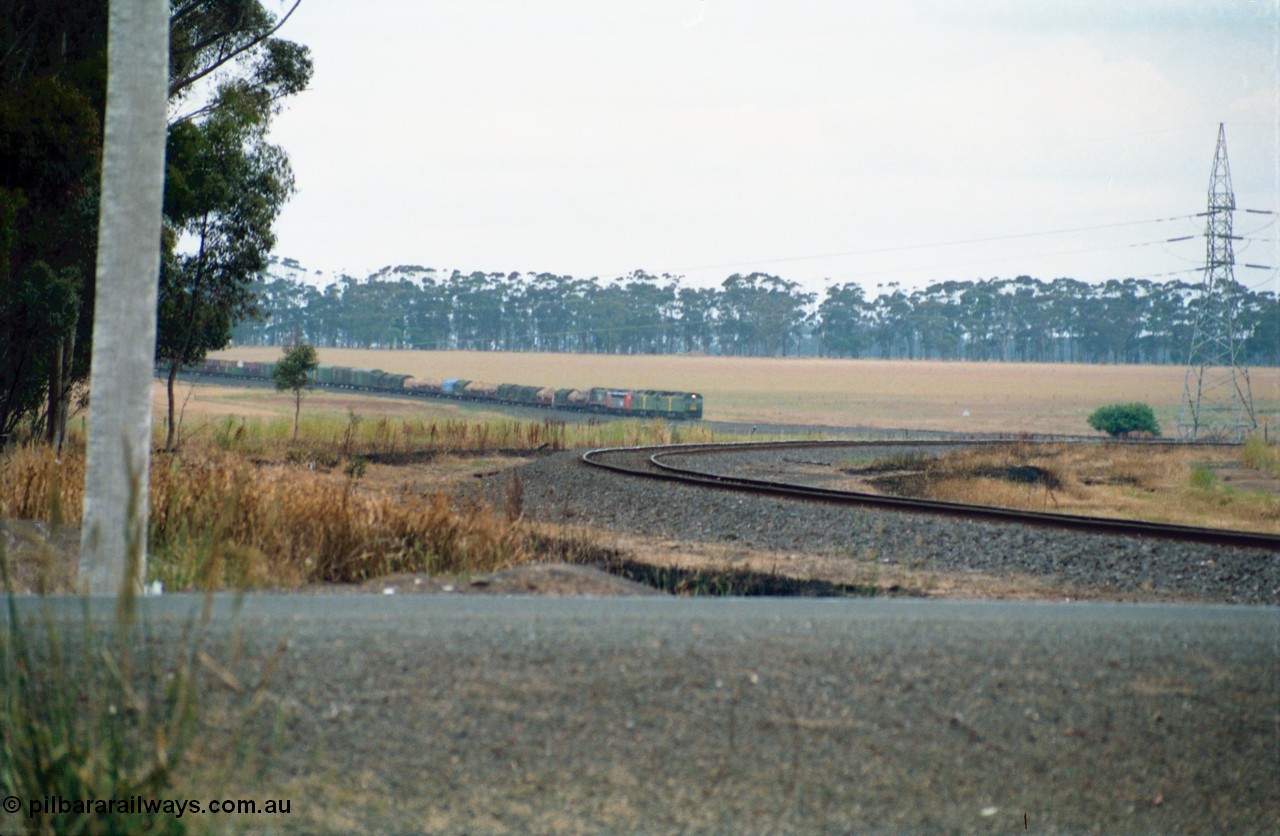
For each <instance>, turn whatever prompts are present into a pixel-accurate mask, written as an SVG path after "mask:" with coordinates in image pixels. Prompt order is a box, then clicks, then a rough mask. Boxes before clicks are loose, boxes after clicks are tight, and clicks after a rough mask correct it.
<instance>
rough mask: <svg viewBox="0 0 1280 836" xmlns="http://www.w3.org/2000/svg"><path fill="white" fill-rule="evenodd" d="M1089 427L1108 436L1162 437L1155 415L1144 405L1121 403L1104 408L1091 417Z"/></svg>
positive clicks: (1100, 408)
mask: <svg viewBox="0 0 1280 836" xmlns="http://www.w3.org/2000/svg"><path fill="white" fill-rule="evenodd" d="M1088 420H1089V426H1091V427H1093V428H1094V429H1095V430H1099V431H1101V432H1104V433H1106V434H1107V435H1110V436H1113V437H1116V436H1127V435H1130V434H1131V433H1149V434H1151V435H1157V436H1158V435H1160V425H1159V424H1158V423H1157V422H1156V416H1155V413H1154V412H1152V411H1151V407H1149V406H1147V405H1146V404H1144V403H1120V404H1111V405H1110V406H1102V407H1099V408H1098V409H1095V410H1094V411H1093V414H1092V415H1090V416H1089V419H1088Z"/></svg>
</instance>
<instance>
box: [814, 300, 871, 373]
mask: <svg viewBox="0 0 1280 836" xmlns="http://www.w3.org/2000/svg"><path fill="white" fill-rule="evenodd" d="M866 308H867V297H866V292H865V291H864V290H863V289H862V286H861V285H859V284H857V283H856V282H846V283H844V284H839V285H831V286H830V287H828V288H827V295H826V298H825V299H823V300H822V304H820V305H819V306H818V321H819V325H818V353H819V354H820V355H824V356H829V357H858V356H861V354H862V351H863V350H864V349H865V348H866V346H867V344H868V342H869V339H868V336H869V323H868V321H867V312H866Z"/></svg>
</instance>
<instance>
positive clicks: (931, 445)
mask: <svg viewBox="0 0 1280 836" xmlns="http://www.w3.org/2000/svg"><path fill="white" fill-rule="evenodd" d="M999 443H1005V442H993V441H965V442H956V441H932V442H930V441H919V442H911V443H910V444H909V445H908V444H904V443H903V442H880V441H864V442H848V441H782V442H761V443H736V444H677V445H665V446H655V447H611V448H600V449H596V450H589V451H587V452H586V453H584V454H583V455H582V460H583V462H585V463H586V464H587V465H590V466H592V467H596V468H602V469H604V470H609V471H613V472H616V473H619V474H624V475H627V476H632V477H644V478H650V479H663V480H669V481H673V482H681V483H684V484H692V485H699V486H702V487H706V488H712V489H718V490H733V491H747V492H751V493H756V494H764V495H768V496H777V497H786V498H790V499H798V500H809V501H814V502H825V503H832V504H838V505H848V506H861V507H867V508H881V509H887V510H893V511H905V512H911V513H917V514H933V515H941V516H950V517H960V518H965V519H972V520H986V521H991V522H1003V523H1014V524H1020V525H1028V526H1038V527H1042V528H1056V529H1065V530H1071V531H1079V532H1083V533H1092V534H1112V535H1124V536H1128V537H1136V538H1154V539H1160V540H1172V541H1178V542H1186V543H1203V544H1209V545H1219V546H1232V547H1243V548H1256V549H1267V550H1270V551H1280V536H1277V535H1274V534H1261V533H1255V532H1247V531H1233V530H1227V529H1216V528H1200V527H1196V526H1186V525H1171V524H1167V523H1153V522H1142V521H1137V520H1117V519H1108V518H1103V517H1089V516H1082V515H1077V514H1056V513H1047V512H1037V511H1018V510H1011V509H1007V508H996V507H991V506H986V505H966V504H963V503H957V502H944V501H939V500H930V499H915V498H909V497H898V496H886V495H882V494H872V493H865V492H860V491H849V490H839V489H834V488H824V487H820V486H814V485H801V484H795V483H789V482H784V481H779V480H775V479H759V478H749V477H745V476H740V475H731V474H726V473H724V472H714V471H713V470H711V469H707V468H702V467H692V466H689V464H688V463H687V460H688V459H691V458H700V457H712V456H716V455H720V454H724V453H731V452H732V453H750V452H766V451H790V452H797V453H799V452H802V451H805V450H821V451H824V452H830V451H832V450H837V449H848V450H850V451H857V452H860V453H874V452H875V451H877V450H881V449H883V450H886V451H888V450H889V449H892V448H897V449H901V448H903V447H910V448H912V449H917V450H923V451H933V452H942V451H944V450H954V449H958V448H961V447H972V446H975V445H979V444H999ZM676 460H686V463H678V462H677V461H676Z"/></svg>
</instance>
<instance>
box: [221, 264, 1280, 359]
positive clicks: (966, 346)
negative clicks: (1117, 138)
mask: <svg viewBox="0 0 1280 836" xmlns="http://www.w3.org/2000/svg"><path fill="white" fill-rule="evenodd" d="M1232 290H1233V291H1234V298H1235V300H1236V302H1237V309H1236V311H1235V314H1234V319H1235V323H1236V330H1237V335H1238V339H1239V340H1240V342H1241V345H1242V347H1243V349H1244V359H1245V362H1247V363H1248V364H1250V365H1277V364H1280V301H1278V300H1277V297H1276V294H1274V293H1270V292H1258V291H1255V290H1250V289H1248V288H1246V287H1244V286H1242V285H1239V284H1237V285H1236V286H1235V287H1234V288H1232ZM253 292H254V294H255V295H256V296H257V298H258V299H259V300H260V307H261V311H262V312H263V313H264V314H266V315H265V316H264V317H261V318H258V319H252V320H245V321H243V322H241V323H240V324H239V325H238V326H237V327H236V328H235V329H234V332H233V337H234V339H235V340H236V342H238V343H240V344H252V345H284V344H286V343H288V342H290V341H293V340H297V339H305V340H306V341H308V342H311V343H314V344H316V345H320V346H332V347H347V348H415V349H469V350H479V351H552V352H590V353H615V354H661V353H682V352H704V353H707V354H725V355H752V356H786V355H794V354H801V355H816V356H825V357H873V358H907V359H936V360H985V361H1019V362H1078V363H1162V364H1167V363H1173V364H1178V363H1183V362H1186V359H1187V351H1188V348H1189V346H1190V344H1191V338H1192V333H1193V330H1194V328H1195V322H1196V317H1197V314H1198V312H1200V310H1201V309H1202V308H1203V307H1204V306H1205V305H1206V304H1212V303H1211V302H1206V300H1204V299H1202V298H1201V293H1200V290H1199V287H1198V285H1197V284H1195V283H1187V282H1183V281H1169V282H1153V281H1150V280H1144V279H1125V280H1113V281H1108V282H1106V283H1103V284H1089V283H1086V282H1082V281H1077V280H1075V279H1067V278H1060V279H1054V280H1052V281H1042V280H1040V279H1035V278H1031V277H1029V276H1018V277H1017V278H1013V279H1002V278H991V279H978V280H973V281H947V282H938V283H935V284H931V285H929V286H928V287H925V288H923V289H919V290H910V291H909V290H904V289H902V288H900V287H898V286H896V285H893V284H890V285H888V286H884V287H881V289H880V292H879V293H878V294H877V295H875V296H868V294H867V293H866V291H865V290H864V289H863V287H862V286H861V285H859V284H855V283H845V284H838V285H833V286H830V287H828V288H827V289H826V292H825V294H824V295H822V296H821V298H819V295H818V294H815V293H811V292H806V291H805V290H804V289H803V288H802V287H801V286H800V285H799V284H798V283H796V282H793V281H788V280H786V279H783V278H781V277H778V276H774V275H770V274H767V273H751V274H749V275H742V274H734V275H732V276H730V277H728V278H727V279H725V280H724V281H723V282H722V283H721V284H720V286H719V287H713V288H692V287H686V286H683V285H682V283H681V280H680V278H679V277H673V276H670V275H665V274H664V275H661V276H655V275H651V274H649V273H646V272H644V271H640V270H637V271H635V272H633V273H631V274H629V275H626V276H622V277H619V278H615V279H612V280H608V281H602V280H600V279H597V278H591V279H582V278H574V277H572V276H561V275H554V274H550V273H523V274H522V273H515V272H513V273H486V272H472V273H463V272H460V271H452V272H450V273H448V274H445V273H442V272H439V271H436V270H433V269H430V268H425V267H420V266H413V265H410V266H400V267H395V268H392V267H387V268H383V269H382V270H380V271H378V272H376V273H374V274H372V275H370V276H368V277H367V278H365V279H363V280H358V279H356V278H354V277H351V276H344V277H342V279H341V280H340V281H338V282H334V283H332V284H330V285H328V286H327V287H325V288H324V289H323V290H321V289H318V288H316V287H314V286H311V285H308V284H306V283H304V282H301V281H297V280H295V279H291V278H285V277H278V276H277V277H265V278H260V279H259V281H258V283H257V284H256V285H254V287H253Z"/></svg>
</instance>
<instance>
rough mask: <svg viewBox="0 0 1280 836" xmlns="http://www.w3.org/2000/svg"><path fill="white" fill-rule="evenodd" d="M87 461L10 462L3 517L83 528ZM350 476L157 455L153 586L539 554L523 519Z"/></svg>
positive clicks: (222, 583)
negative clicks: (374, 486)
mask: <svg viewBox="0 0 1280 836" xmlns="http://www.w3.org/2000/svg"><path fill="white" fill-rule="evenodd" d="M83 472H84V453H83V450H82V449H68V450H66V451H64V453H63V455H62V456H61V457H58V456H55V455H54V454H53V453H52V452H50V451H48V450H46V449H44V448H40V447H30V446H29V447H24V448H21V449H18V450H14V451H10V452H9V453H7V454H5V458H4V460H3V463H2V466H0V518H24V519H35V520H42V521H46V522H53V521H55V520H56V519H57V518H59V517H60V518H61V521H64V522H66V523H67V524H70V525H78V524H79V522H80V517H81V512H82V508H83V488H82V485H83ZM356 483H357V480H356V478H355V477H354V476H352V475H348V474H346V473H343V472H342V470H340V469H337V470H329V471H323V470H319V469H313V468H312V467H311V466H310V465H309V464H307V463H289V462H287V461H282V462H276V463H272V462H261V461H257V462H255V460H254V459H253V457H250V456H246V455H242V454H239V453H236V452H229V451H224V450H221V449H218V448H217V447H210V446H205V447H199V448H192V447H189V448H188V449H187V450H185V451H183V453H182V454H181V455H177V456H169V455H164V454H157V455H156V456H155V457H154V458H153V464H152V471H151V525H150V537H149V549H150V554H151V559H150V561H149V576H150V577H149V579H158V580H160V581H161V582H163V583H164V585H165V587H166V588H167V589H171V590H176V589H220V588H225V587H231V588H256V587H266V586H271V587H281V586H284V587H289V586H297V585H302V584H308V583H333V582H337V583H349V582H359V581H362V580H365V579H368V578H372V577H377V576H380V575H385V574H389V573H394V572H428V573H446V574H451V573H469V572H483V571H490V570H493V569H497V568H500V567H503V566H508V565H513V564H516V563H520V562H523V561H526V560H529V559H532V558H533V557H534V556H535V554H536V553H537V552H538V551H539V550H538V549H537V548H535V546H536V543H535V542H534V541H533V540H532V539H531V538H530V536H529V534H528V532H527V531H526V529H525V528H524V527H523V526H522V525H521V524H520V522H519V519H518V516H519V515H518V514H515V515H508V514H506V513H505V512H500V511H497V510H493V509H489V508H487V507H483V506H479V505H468V506H463V507H455V506H454V504H453V503H452V500H451V499H450V497H448V496H447V495H444V494H437V495H433V496H428V497H423V498H416V499H415V498H412V497H408V498H406V497H396V496H383V495H379V494H375V493H369V492H362V491H359V490H357V489H356V487H357V484H356Z"/></svg>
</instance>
